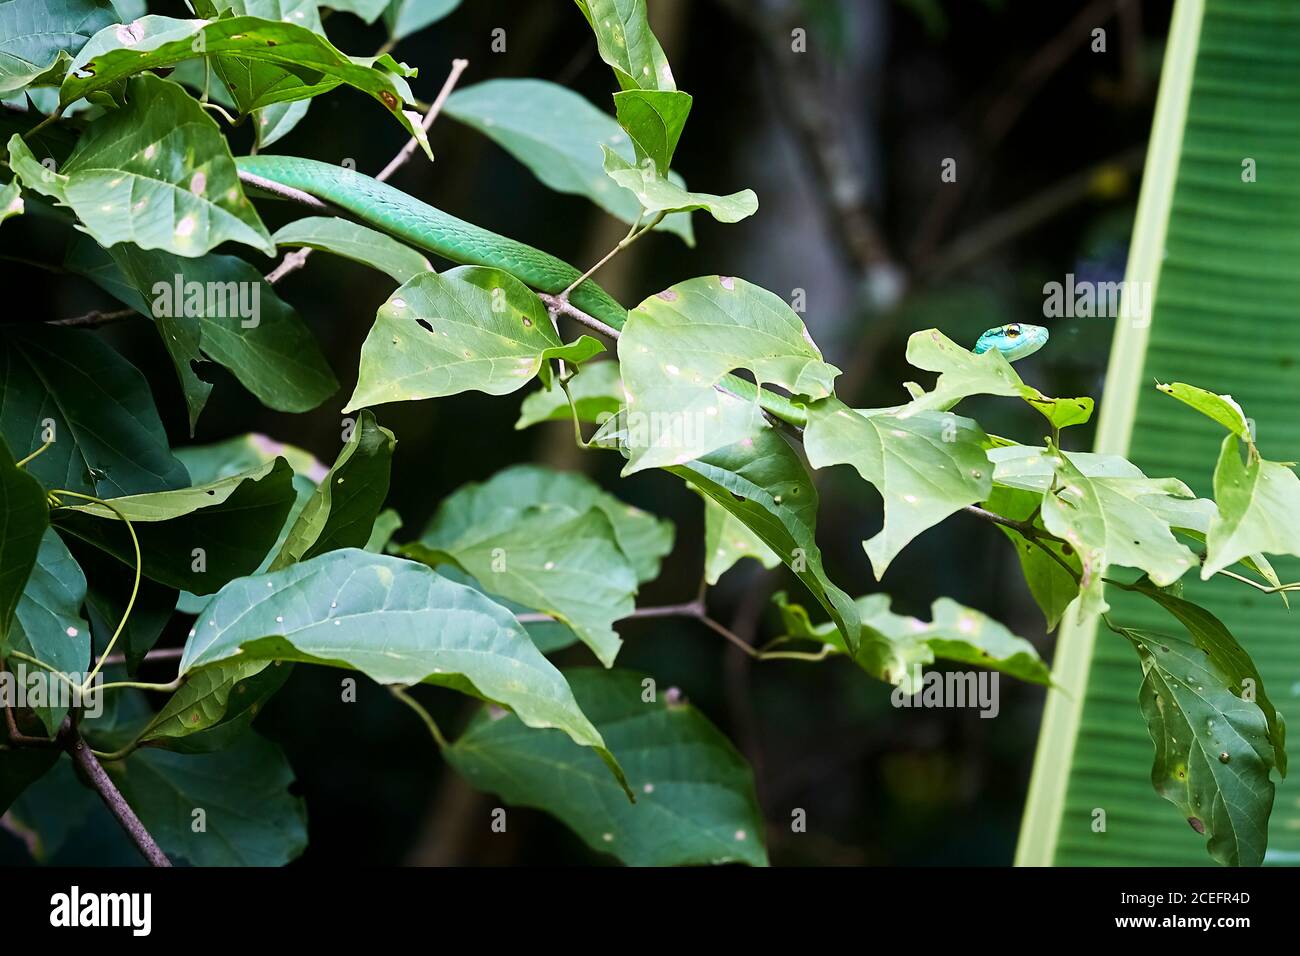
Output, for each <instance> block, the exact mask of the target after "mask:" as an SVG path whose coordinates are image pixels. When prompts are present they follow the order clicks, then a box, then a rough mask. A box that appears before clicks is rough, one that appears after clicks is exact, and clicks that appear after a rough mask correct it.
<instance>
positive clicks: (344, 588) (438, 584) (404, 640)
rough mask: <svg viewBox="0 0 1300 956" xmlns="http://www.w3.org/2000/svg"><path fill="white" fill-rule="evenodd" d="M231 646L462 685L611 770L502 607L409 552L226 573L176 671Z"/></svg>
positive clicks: (597, 740) (376, 675) (595, 735)
mask: <svg viewBox="0 0 1300 956" xmlns="http://www.w3.org/2000/svg"><path fill="white" fill-rule="evenodd" d="M235 656H240V659H241V660H259V659H267V660H285V661H302V662H306V663H311V664H327V665H330V666H334V667H350V668H354V669H356V670H359V671H361V672H363V673H364V674H366V675H367V676H368V677H370V678H371V679H372V680H375V681H378V682H379V683H381V684H417V683H421V682H423V683H427V684H437V685H440V686H444V687H451V688H453V689H455V690H458V691H461V692H462V693H468V694H473V695H474V696H476V697H481V698H483V699H484V700H489V701H492V702H494V703H497V704H500V705H501V706H503V707H508V708H509V709H511V710H513V711H514V712H515V713H516V714H518V715H519V719H520V720H522V721H523V722H524V723H525V724H527V725H528V726H529V727H557V728H559V729H560V730H563V731H564V732H565V733H567V734H568V735H569V736H570V737H572V738H573V740H574V741H575V742H576V743H579V744H581V745H582V746H585V747H593V748H596V749H597V751H598V752H599V753H600V754H601V757H602V759H604V760H605V763H606V765H607V766H608V767H609V768H610V769H611V771H612V772H613V773H614V774H615V775H616V777H618V779H619V780H623V776H622V770H621V769H620V768H619V766H618V762H617V761H616V760H615V759H614V758H613V756H612V755H611V754H610V753H609V751H608V749H607V748H606V747H605V743H604V741H603V740H602V739H601V736H600V733H599V732H598V731H597V730H596V728H595V727H593V726H592V725H591V722H590V721H588V720H587V718H586V717H585V716H583V714H582V711H581V710H579V709H578V705H577V703H576V702H575V701H574V699H573V694H572V692H571V691H570V690H569V686H568V684H566V683H565V681H564V678H563V677H562V676H561V675H560V672H559V671H557V670H556V669H555V668H554V667H553V666H551V664H550V662H548V661H547V660H546V658H544V657H543V656H542V655H541V654H540V653H538V651H537V649H536V648H535V647H533V645H532V642H531V641H529V639H528V635H527V634H525V633H524V631H523V628H521V627H520V626H519V624H518V622H517V621H515V619H514V616H513V615H512V614H510V612H509V611H507V610H505V609H504V608H502V607H500V606H498V605H496V604H494V603H493V602H492V601H490V600H489V599H488V598H486V597H484V596H483V595H481V594H479V593H478V592H477V591H474V590H473V589H471V588H467V587H464V586H463V585H459V584H454V583H452V582H451V581H448V580H446V579H445V578H441V577H439V576H438V575H437V574H435V573H434V572H433V571H431V570H429V568H427V567H425V566H424V565H422V564H419V563H417V562H415V561H404V560H402V559H400V558H391V557H386V556H383V555H376V554H370V553H369V552H366V551H358V550H354V549H351V548H348V549H344V550H341V551H331V552H329V553H328V554H323V555H321V556H320V557H318V558H312V559H311V560H310V561H304V562H302V563H301V564H295V565H291V566H290V567H287V568H285V569H284V570H283V571H277V572H275V573H274V574H260V575H257V576H255V577H250V578H242V579H240V580H237V581H232V582H231V583H230V584H228V585H226V587H225V588H223V589H222V591H221V593H220V594H218V595H217V597H216V598H215V599H214V600H213V601H212V603H211V604H209V605H208V606H207V608H206V609H205V610H204V613H203V615H202V616H201V617H200V618H199V620H198V621H197V622H196V623H195V635H194V636H193V637H191V638H190V639H189V641H188V642H187V643H186V645H185V656H184V657H183V658H182V660H181V666H180V672H181V673H182V674H189V673H191V672H192V671H196V670H198V669H199V668H200V667H205V666H208V665H211V664H216V663H220V662H221V661H224V660H229V659H231V658H233V657H235ZM629 793H630V791H629Z"/></svg>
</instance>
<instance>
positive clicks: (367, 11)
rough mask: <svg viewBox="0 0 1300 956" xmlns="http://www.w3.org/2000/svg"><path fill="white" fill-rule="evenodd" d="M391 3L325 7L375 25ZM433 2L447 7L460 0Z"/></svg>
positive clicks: (375, 0)
mask: <svg viewBox="0 0 1300 956" xmlns="http://www.w3.org/2000/svg"><path fill="white" fill-rule="evenodd" d="M389 2H390V0H328V2H326V3H324V4H323V6H326V7H329V8H330V9H331V10H338V11H342V12H345V13H353V14H356V15H357V16H359V17H360V18H361V19H362V20H365V21H366V23H374V22H375V21H376V20H378V19H379V16H380V14H382V13H383V12H384V10H385V8H387V7H388V6H389ZM431 2H432V3H434V4H443V5H445V4H447V3H448V2H450V3H452V4H456V3H459V2H460V0H431Z"/></svg>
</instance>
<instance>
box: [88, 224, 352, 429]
mask: <svg viewBox="0 0 1300 956" xmlns="http://www.w3.org/2000/svg"><path fill="white" fill-rule="evenodd" d="M109 254H110V255H111V256H112V259H113V261H114V262H115V263H116V264H117V266H118V268H119V269H120V271H121V275H122V276H123V278H124V279H125V281H126V283H127V284H128V287H130V288H133V289H134V290H135V291H136V293H137V295H135V296H129V295H128V296H125V297H122V301H124V302H125V303H126V304H127V305H130V306H132V307H133V308H136V309H140V304H141V302H144V303H146V307H147V310H148V311H147V312H145V313H144V314H146V315H149V316H151V317H152V318H153V319H154V321H155V322H156V323H157V326H158V331H159V332H160V333H161V335H162V338H163V344H164V345H166V346H167V349H168V351H169V352H170V353H171V356H172V362H173V364H174V365H175V366H176V368H177V371H178V373H179V374H180V376H181V383H182V386H183V387H184V388H185V390H186V395H187V398H188V397H189V394H190V390H191V388H192V387H193V382H191V381H190V379H191V377H193V378H194V380H195V381H197V382H199V383H200V384H201V385H202V386H203V389H202V391H201V392H200V393H198V394H196V396H195V397H196V398H197V399H198V401H190V403H189V405H190V429H191V433H192V432H193V428H194V422H195V421H196V420H197V418H198V411H200V410H201V409H202V407H203V403H204V401H206V398H207V393H208V392H209V391H211V388H212V386H211V385H209V384H208V383H207V382H203V381H202V380H201V379H197V376H195V375H194V372H193V369H192V366H191V364H190V363H191V362H193V361H195V360H196V359H199V358H201V357H202V356H206V357H207V358H210V359H212V360H213V361H215V362H217V363H218V364H219V365H221V366H222V367H224V368H227V369H229V370H230V372H231V373H232V374H233V375H234V376H235V378H237V379H238V380H239V383H240V384H241V385H243V386H244V387H245V388H247V389H248V390H249V391H250V392H252V393H253V394H254V395H255V396H256V397H257V399H258V401H260V402H261V403H262V404H263V405H265V406H267V407H268V408H271V409H274V410H275V411H279V412H306V411H311V410H312V409H314V408H317V407H319V405H320V404H321V403H322V402H324V401H325V400H326V399H327V398H329V397H330V396H331V395H333V394H334V393H335V392H336V391H337V390H338V387H339V383H338V379H337V378H335V377H334V372H333V371H332V370H331V369H330V367H329V363H328V362H327V361H326V359H325V356H324V354H323V353H322V352H321V348H320V343H319V342H317V340H316V336H315V335H314V334H313V333H312V331H311V329H310V328H309V327H308V326H307V323H306V322H304V321H303V320H302V318H301V316H299V315H298V313H297V312H296V311H295V310H294V309H293V307H292V306H290V305H288V304H287V303H286V302H285V301H284V300H283V299H281V298H280V297H279V296H278V295H276V294H275V290H274V289H273V288H272V286H271V285H270V283H268V282H266V281H265V280H264V279H263V278H262V275H261V273H260V272H258V271H257V270H256V269H254V268H253V267H252V266H251V265H249V264H248V263H247V262H245V261H244V260H243V259H238V258H236V257H234V256H221V255H216V254H209V255H206V256H202V257H200V258H197V259H184V258H180V257H178V256H174V255H172V254H171V253H168V252H162V251H152V252H146V251H145V250H143V249H140V248H138V247H137V246H133V245H129V244H122V245H118V246H114V247H113V248H112V249H110V250H109ZM92 278H93V279H94V281H96V282H97V283H98V284H100V285H101V286H103V287H104V288H105V289H106V290H107V291H109V292H111V293H114V294H117V291H116V289H115V286H114V284H113V283H112V282H111V281H109V282H106V281H105V278H106V277H105V274H104V273H103V272H99V273H98V274H97V275H96V276H92ZM117 288H120V287H117ZM196 350H197V351H201V352H202V356H199V355H198V354H197V352H196ZM196 405H197V408H196Z"/></svg>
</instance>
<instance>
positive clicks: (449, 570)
mask: <svg viewBox="0 0 1300 956" xmlns="http://www.w3.org/2000/svg"><path fill="white" fill-rule="evenodd" d="M367 550H369V549H367ZM434 570H435V571H437V572H438V574H439V575H441V576H442V577H444V578H446V579H447V580H449V581H455V582H456V583H457V584H463V585H465V586H466V587H469V588H473V589H474V590H475V591H481V592H482V593H484V594H488V590H487V588H485V587H483V585H481V584H479V582H478V581H477V580H475V579H474V577H473V576H472V575H469V574H466V573H465V572H464V571H462V570H461V569H460V568H458V567H456V565H454V564H440V565H438V566H437V567H435V568H434ZM489 596H490V597H491V598H492V600H493V601H495V602H496V603H497V604H500V605H501V606H502V607H503V608H505V609H506V610H507V611H509V612H510V613H511V614H514V615H519V614H522V613H525V612H528V611H529V610H530V608H528V607H527V605H524V604H520V603H519V602H518V601H511V600H510V599H509V598H503V597H501V596H500V595H499V594H498V595H489ZM520 623H521V624H523V625H524V630H525V631H527V632H528V637H529V638H530V639H531V640H532V642H533V645H534V646H535V647H536V648H537V649H538V650H539V651H541V652H542V653H543V654H553V653H555V652H556V651H559V650H563V649H564V648H566V647H572V646H573V645H574V644H577V643H579V641H578V635H577V634H574V633H573V629H572V628H570V627H569V626H568V625H567V624H564V623H562V622H560V621H556V620H544V621H528V622H527V623H524V622H522V621H521V622H520Z"/></svg>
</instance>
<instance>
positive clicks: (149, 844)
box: [60, 722, 172, 866]
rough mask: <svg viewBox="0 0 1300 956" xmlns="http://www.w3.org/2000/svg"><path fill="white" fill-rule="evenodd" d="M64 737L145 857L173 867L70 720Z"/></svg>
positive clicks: (79, 765)
mask: <svg viewBox="0 0 1300 956" xmlns="http://www.w3.org/2000/svg"><path fill="white" fill-rule="evenodd" d="M60 736H61V740H62V742H63V749H64V750H66V751H67V752H68V756H70V757H71V758H72V760H73V762H74V763H75V764H76V765H77V766H78V767H80V768H81V771H82V772H83V773H84V774H85V776H86V779H87V780H89V781H90V783H91V786H93V787H94V788H95V790H96V792H97V793H98V794H99V796H100V799H102V800H103V801H104V805H105V806H107V807H108V809H109V811H110V812H111V813H112V814H113V816H115V817H116V818H117V822H118V823H120V824H122V829H124V830H125V831H126V832H127V835H128V836H129V837H130V838H131V841H132V842H133V843H134V844H135V845H136V847H137V848H138V849H139V850H140V852H141V853H142V854H143V855H144V858H145V859H146V860H148V861H149V864H150V865H151V866H171V865H172V863H171V860H169V859H167V854H165V853H163V851H162V848H161V847H159V846H158V843H157V842H156V841H155V840H154V838H153V836H152V835H150V833H149V831H148V830H147V829H145V826H144V824H143V823H141V822H140V818H139V817H138V816H136V815H135V811H134V810H132V809H131V805H130V804H129V803H127V802H126V799H125V798H124V797H123V796H122V792H121V791H120V790H118V789H117V787H116V786H114V784H113V781H112V779H110V778H109V776H108V774H107V773H106V772H105V770H104V768H103V767H102V766H100V764H99V761H98V760H97V759H96V758H95V755H94V754H93V753H92V752H91V750H90V747H89V746H88V745H87V744H86V742H85V740H83V739H82V737H81V734H80V733H78V732H77V730H76V728H74V727H73V726H72V724H71V723H70V722H67V723H65V724H64V729H63V732H62V734H61V735H60Z"/></svg>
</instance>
